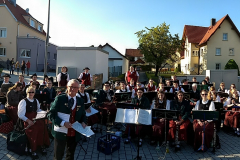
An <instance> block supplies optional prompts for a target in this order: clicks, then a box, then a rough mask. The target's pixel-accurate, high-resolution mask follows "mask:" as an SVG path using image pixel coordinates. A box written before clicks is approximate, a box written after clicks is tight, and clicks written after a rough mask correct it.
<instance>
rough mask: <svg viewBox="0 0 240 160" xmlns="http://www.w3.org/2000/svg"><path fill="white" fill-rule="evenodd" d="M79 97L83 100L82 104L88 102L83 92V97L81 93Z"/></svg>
mask: <svg viewBox="0 0 240 160" xmlns="http://www.w3.org/2000/svg"><path fill="white" fill-rule="evenodd" d="M79 95H80V97H81V98H82V99H83V100H84V103H87V102H88V98H87V95H86V93H85V92H84V96H82V95H81V93H79Z"/></svg>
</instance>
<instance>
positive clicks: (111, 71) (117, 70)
mask: <svg viewBox="0 0 240 160" xmlns="http://www.w3.org/2000/svg"><path fill="white" fill-rule="evenodd" d="M121 74H122V66H114V67H108V77H118V76H119V75H121Z"/></svg>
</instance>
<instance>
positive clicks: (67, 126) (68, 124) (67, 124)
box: [64, 122, 72, 128]
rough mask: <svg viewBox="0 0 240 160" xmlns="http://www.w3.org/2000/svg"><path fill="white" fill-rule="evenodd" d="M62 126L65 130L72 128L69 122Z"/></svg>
mask: <svg viewBox="0 0 240 160" xmlns="http://www.w3.org/2000/svg"><path fill="white" fill-rule="evenodd" d="M64 126H65V127H66V128H72V124H71V123H70V122H65V123H64Z"/></svg>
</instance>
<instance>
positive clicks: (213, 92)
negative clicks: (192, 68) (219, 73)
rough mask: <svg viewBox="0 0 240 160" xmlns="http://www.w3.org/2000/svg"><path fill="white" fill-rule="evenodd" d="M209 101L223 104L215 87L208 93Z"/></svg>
mask: <svg viewBox="0 0 240 160" xmlns="http://www.w3.org/2000/svg"><path fill="white" fill-rule="evenodd" d="M207 98H208V100H211V101H213V102H221V99H220V97H219V95H217V92H216V90H215V87H213V86H212V87H210V90H209V91H208V96H207Z"/></svg>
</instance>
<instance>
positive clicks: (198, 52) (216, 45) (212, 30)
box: [181, 15, 240, 74]
mask: <svg viewBox="0 0 240 160" xmlns="http://www.w3.org/2000/svg"><path fill="white" fill-rule="evenodd" d="M183 40H184V41H185V51H184V52H183V53H182V54H181V57H182V60H181V70H182V72H183V73H185V74H197V73H200V74H205V71H206V70H223V69H224V67H225V65H226V64H227V62H228V61H229V60H230V59H233V60H235V62H236V63H237V64H238V65H240V58H239V54H240V45H239V44H240V33H239V31H238V29H237V27H236V26H235V24H234V23H233V21H232V20H231V18H230V17H229V15H226V16H224V17H223V18H221V19H220V20H219V21H216V19H214V18H213V19H211V24H210V26H209V27H199V26H188V25H185V26H184V31H183Z"/></svg>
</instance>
